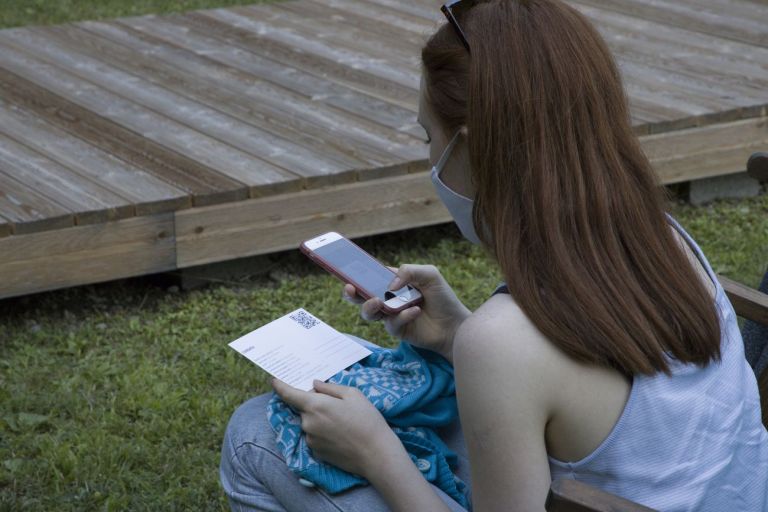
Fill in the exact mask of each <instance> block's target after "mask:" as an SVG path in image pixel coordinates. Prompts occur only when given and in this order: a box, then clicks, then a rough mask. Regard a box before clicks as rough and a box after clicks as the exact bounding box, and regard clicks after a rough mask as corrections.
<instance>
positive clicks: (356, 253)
mask: <svg viewBox="0 0 768 512" xmlns="http://www.w3.org/2000/svg"><path fill="white" fill-rule="evenodd" d="M314 252H315V254H317V255H318V256H320V257H321V258H322V259H324V260H325V261H327V262H328V263H329V264H330V265H332V266H333V267H335V268H336V269H337V270H338V271H339V272H341V273H342V274H345V275H346V276H348V277H349V278H350V279H351V280H353V281H355V282H357V283H358V284H359V285H360V286H361V287H363V288H365V289H366V290H367V291H368V292H369V293H372V294H373V295H375V296H377V297H379V298H381V300H387V299H390V298H392V297H393V296H396V295H400V294H401V293H404V292H407V290H408V289H407V288H402V290H398V291H397V292H395V293H392V292H390V291H388V290H387V288H388V287H389V283H391V282H392V280H393V279H394V278H395V275H394V273H393V272H392V271H391V270H389V269H388V268H387V267H385V266H384V265H382V264H381V263H379V262H378V261H376V260H375V259H373V257H371V256H370V255H368V254H367V253H365V252H363V251H362V250H361V249H360V248H359V247H357V246H356V245H354V244H352V243H351V242H350V241H349V240H346V239H344V238H341V239H339V240H336V241H333V242H331V243H329V244H326V245H323V246H321V247H318V248H317V249H315V250H314Z"/></svg>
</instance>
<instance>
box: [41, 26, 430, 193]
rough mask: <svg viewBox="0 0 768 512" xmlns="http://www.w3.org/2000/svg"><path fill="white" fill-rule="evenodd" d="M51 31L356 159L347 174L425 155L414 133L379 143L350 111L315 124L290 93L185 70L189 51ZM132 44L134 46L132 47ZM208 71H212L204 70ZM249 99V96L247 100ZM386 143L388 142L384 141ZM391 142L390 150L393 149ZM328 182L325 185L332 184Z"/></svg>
mask: <svg viewBox="0 0 768 512" xmlns="http://www.w3.org/2000/svg"><path fill="white" fill-rule="evenodd" d="M46 31H47V32H48V33H51V32H53V33H54V36H55V37H57V38H58V37H60V38H61V40H62V42H63V43H64V44H71V45H77V47H78V51H79V52H81V53H82V52H87V53H88V54H89V55H90V56H92V57H94V58H101V56H102V55H108V59H109V62H110V63H111V65H112V66H115V67H119V68H120V69H122V70H124V71H127V72H130V73H133V74H136V75H141V76H143V77H144V78H145V79H147V80H149V81H151V82H153V83H155V84H157V85H160V86H162V87H165V88H166V89H169V90H172V91H173V92H174V93H177V94H180V95H184V96H186V97H188V98H190V99H192V100H194V101H197V102H199V103H201V104H205V105H207V106H209V107H212V108H215V109H217V110H219V111H221V112H224V113H226V114H228V115H231V116H233V117H235V118H237V119H239V120H241V121H244V122H247V123H250V124H253V125H255V126H258V127H260V128H261V129H264V130H266V131H270V132H271V133H273V134H274V135H277V136H280V137H283V138H286V139H290V140H292V141H294V142H296V143H297V144H300V145H301V146H302V147H305V148H307V149H310V150H311V151H314V152H322V153H327V154H331V155H335V156H336V157H338V158H344V159H348V160H349V162H354V165H350V167H349V168H348V169H347V170H345V171H343V173H355V172H358V171H357V170H356V169H371V168H375V167H379V166H393V165H401V164H405V163H407V161H410V160H413V159H415V158H418V157H421V158H423V157H425V156H426V151H425V149H424V145H423V144H421V143H420V142H421V141H419V140H417V139H415V138H411V137H409V138H408V139H409V141H410V143H409V144H408V145H406V144H403V143H399V144H397V145H395V144H393V143H392V141H384V140H381V139H379V140H381V142H382V143H381V144H377V145H375V146H374V145H373V144H371V143H370V142H369V141H373V140H376V139H373V138H372V137H370V136H366V137H365V138H363V137H360V135H359V134H360V133H364V131H363V130H360V129H358V130H352V129H350V126H352V127H354V125H355V124H356V120H355V119H353V118H351V117H350V116H342V115H336V116H333V115H331V116H329V115H328V113H327V112H326V113H324V114H325V115H324V116H323V118H322V119H321V121H322V122H317V123H313V122H311V121H312V114H311V113H310V112H306V110H304V109H301V108H300V107H301V106H300V105H299V106H296V105H291V103H290V102H289V101H288V100H289V98H287V97H285V95H282V96H279V97H277V98H274V97H269V96H266V95H255V94H254V87H253V84H252V80H251V81H250V82H251V83H250V84H246V83H244V81H243V80H237V78H236V77H232V76H231V75H229V74H226V75H224V76H223V77H222V79H220V80H216V79H215V75H213V74H211V73H210V69H208V68H206V67H202V68H201V69H199V70H196V71H198V72H196V73H194V72H187V71H185V70H184V69H183V66H184V64H183V62H187V61H188V60H189V55H187V58H186V59H184V60H183V61H182V64H181V65H178V64H177V61H164V60H162V59H159V58H157V55H156V54H155V53H152V54H151V55H149V52H151V51H152V50H153V48H154V47H153V46H152V45H148V44H146V43H144V42H143V41H141V40H136V39H135V38H133V40H128V41H125V40H123V41H121V43H120V44H118V43H115V42H112V41H111V40H109V39H105V38H103V37H100V36H98V35H95V34H93V33H91V32H89V31H86V30H84V29H80V28H77V27H74V26H61V27H46ZM65 41H66V42H65ZM129 44H130V45H131V46H129V47H127V46H128V45H129ZM186 53H187V54H188V53H189V52H186ZM145 55H146V57H145ZM192 57H194V55H192ZM105 58H106V57H105ZM206 70H207V71H209V72H208V73H205V71H206ZM244 98H248V99H249V101H244ZM331 114H333V113H331ZM331 123H333V124H331ZM385 142H387V143H388V144H386V145H385V144H384V143H385ZM388 147H389V148H391V149H389V150H388ZM417 149H418V151H417ZM327 181H328V180H326V181H325V182H324V184H327ZM335 181H338V179H336V180H335Z"/></svg>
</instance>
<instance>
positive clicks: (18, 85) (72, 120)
mask: <svg viewBox="0 0 768 512" xmlns="http://www.w3.org/2000/svg"><path fill="white" fill-rule="evenodd" d="M0 96H1V97H2V98H3V99H4V100H6V101H8V102H12V103H14V104H15V105H17V106H19V107H21V108H23V109H24V110H27V111H29V112H30V113H33V114H34V115H35V116H37V117H39V118H41V119H44V120H45V121H46V122H48V123H50V124H52V125H54V126H56V127H58V128H61V129H63V130H65V131H67V132H69V133H72V134H74V135H76V136H77V137H79V138H81V139H83V140H84V141H86V142H88V143H90V144H92V145H94V146H96V147H98V148H100V149H102V150H104V151H106V152H108V153H110V154H112V155H114V156H116V157H118V158H120V159H121V160H124V161H126V162H127V163H129V164H131V165H132V166H134V167H137V168H139V169H142V170H145V171H146V172H148V173H150V174H152V175H154V176H156V177H158V178H160V179H162V180H163V181H165V182H166V183H169V184H171V185H172V186H174V187H176V188H178V189H179V190H183V191H184V192H186V193H187V194H189V195H190V196H191V198H192V204H193V205H195V206H203V205H208V204H216V203H220V202H226V201H236V200H239V199H244V198H246V197H248V187H246V186H245V185H244V184H243V183H240V182H239V181H236V180H233V179H231V178H229V177H227V176H224V175H223V174H220V173H218V172H216V171H215V170H213V169H211V168H209V167H206V166H204V165H202V164H200V163H198V162H197V161H196V160H194V159H192V158H189V157H187V156H186V155H182V154H180V153H178V152H175V151H172V150H169V149H167V148H165V147H163V146H161V145H159V144H157V143H155V142H153V141H151V140H149V139H146V138H144V137H142V136H141V135H139V134H137V133H136V132H133V131H131V130H128V129H126V128H124V127H122V126H120V125H119V124H117V123H115V122H114V121H111V120H109V119H105V118H103V117H101V116H98V115H95V114H94V113H93V112H91V111H89V110H87V109H85V108H83V107H81V106H79V105H77V104H75V103H73V102H71V101H68V100H66V99H65V98H62V97H60V96H57V95H56V94H53V93H52V92H50V91H48V90H46V89H45V88H43V87H40V86H38V85H37V84H35V83H33V82H30V81H29V80H25V79H24V78H22V77H20V76H18V75H16V74H14V73H11V72H10V71H8V70H4V71H3V73H2V74H0ZM131 215H133V214H132V213H131Z"/></svg>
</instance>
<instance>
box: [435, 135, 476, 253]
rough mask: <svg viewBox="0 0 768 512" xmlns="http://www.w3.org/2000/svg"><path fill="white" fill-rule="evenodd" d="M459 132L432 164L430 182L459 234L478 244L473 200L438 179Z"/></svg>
mask: <svg viewBox="0 0 768 512" xmlns="http://www.w3.org/2000/svg"><path fill="white" fill-rule="evenodd" d="M459 133H461V132H456V135H454V136H453V138H452V139H451V142H449V143H448V146H447V147H446V148H445V150H443V154H442V155H440V159H439V160H438V161H437V165H434V166H432V172H431V173H430V178H431V179H432V184H433V185H434V186H435V189H436V190H437V195H438V196H439V197H440V200H441V201H442V202H443V204H444V205H445V207H446V208H447V209H448V212H449V213H450V214H451V217H453V221H454V222H455V223H456V225H457V226H458V227H459V231H461V234H462V235H464V238H466V239H467V240H469V241H470V242H472V243H473V244H477V245H480V239H479V238H478V236H477V233H475V226H474V224H473V222H472V207H473V206H474V201H473V200H472V199H470V198H468V197H465V196H463V195H461V194H458V193H456V192H454V191H453V190H452V189H451V188H449V187H448V186H447V185H446V184H445V183H443V181H442V180H441V179H440V172H441V171H442V170H443V167H444V166H445V162H447V161H448V157H449V156H450V154H451V149H453V146H454V144H455V143H456V140H457V139H458V136H459Z"/></svg>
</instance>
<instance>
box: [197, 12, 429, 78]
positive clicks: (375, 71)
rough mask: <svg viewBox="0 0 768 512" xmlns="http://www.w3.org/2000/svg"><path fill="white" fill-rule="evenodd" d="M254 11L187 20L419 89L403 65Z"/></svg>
mask: <svg viewBox="0 0 768 512" xmlns="http://www.w3.org/2000/svg"><path fill="white" fill-rule="evenodd" d="M251 12H252V10H251V9H250V8H246V7H232V8H228V9H212V10H210V11H197V12H194V13H190V14H188V15H187V16H186V18H187V19H189V18H192V19H209V20H216V21H218V22H220V23H223V24H225V25H226V26H229V27H234V28H237V29H239V30H242V31H244V32H245V33H249V34H251V37H254V36H255V37H257V38H259V39H268V40H273V41H279V42H282V43H284V44H290V45H292V46H293V47H294V48H299V49H301V50H303V51H304V52H306V53H309V54H311V55H316V56H317V57H321V58H326V59H328V60H333V61H336V62H341V63H345V64H348V65H350V66H352V67H354V68H355V69H361V70H364V71H365V72H367V73H369V74H371V75H373V76H375V77H379V78H382V79H386V80H389V81H391V82H394V83H396V84H399V85H401V86H403V87H406V88H410V89H412V90H413V89H416V90H418V88H419V74H418V72H416V71H414V70H413V69H410V70H409V69H403V67H402V66H401V65H391V64H389V63H387V62H385V61H383V60H382V59H376V58H372V57H371V55H369V54H368V53H366V52H364V51H360V50H356V49H353V48H345V47H342V46H339V45H337V44H327V43H326V42H325V41H322V40H318V39H316V38H314V37H309V36H307V35H305V34H303V33H301V32H298V31H295V30H290V29H285V28H282V27H279V26H273V25H272V24H271V23H267V22H266V21H262V20H261V19H259V18H257V17H255V16H254V17H251V16H250V15H249V14H250V13H251Z"/></svg>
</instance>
